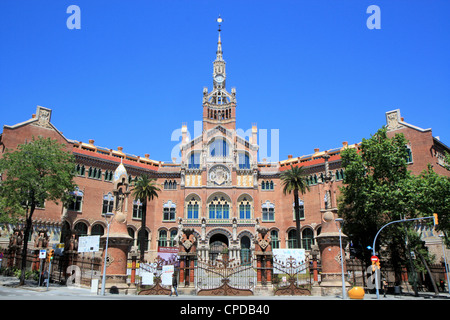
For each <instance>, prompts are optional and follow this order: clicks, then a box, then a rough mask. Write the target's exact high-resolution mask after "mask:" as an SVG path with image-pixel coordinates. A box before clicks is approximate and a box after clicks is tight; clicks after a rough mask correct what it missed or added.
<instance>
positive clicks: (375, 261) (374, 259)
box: [370, 256, 379, 263]
mask: <svg viewBox="0 0 450 320" xmlns="http://www.w3.org/2000/svg"><path fill="white" fill-rule="evenodd" d="M370 260H371V261H372V263H377V262H378V261H379V259H378V257H377V256H372V257H371V258H370Z"/></svg>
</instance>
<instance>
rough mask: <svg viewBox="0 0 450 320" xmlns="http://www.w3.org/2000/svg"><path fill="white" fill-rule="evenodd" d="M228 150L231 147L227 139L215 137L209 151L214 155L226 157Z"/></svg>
mask: <svg viewBox="0 0 450 320" xmlns="http://www.w3.org/2000/svg"><path fill="white" fill-rule="evenodd" d="M228 151H229V148H228V144H227V142H226V140H225V139H215V140H214V141H213V142H211V144H210V145H209V153H210V155H211V156H212V157H226V156H228Z"/></svg>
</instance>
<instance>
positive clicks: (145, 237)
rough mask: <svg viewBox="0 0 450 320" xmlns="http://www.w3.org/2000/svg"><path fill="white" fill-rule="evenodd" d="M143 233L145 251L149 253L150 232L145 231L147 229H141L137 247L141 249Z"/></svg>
mask: <svg viewBox="0 0 450 320" xmlns="http://www.w3.org/2000/svg"><path fill="white" fill-rule="evenodd" d="M142 232H144V241H145V243H144V251H147V250H148V231H147V230H145V229H141V230H139V232H138V239H137V246H138V248H141V235H142Z"/></svg>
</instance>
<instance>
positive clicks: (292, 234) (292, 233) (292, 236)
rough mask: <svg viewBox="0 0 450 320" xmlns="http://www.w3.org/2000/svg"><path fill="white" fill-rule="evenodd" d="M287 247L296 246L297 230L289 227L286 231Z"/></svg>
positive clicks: (293, 247) (292, 247)
mask: <svg viewBox="0 0 450 320" xmlns="http://www.w3.org/2000/svg"><path fill="white" fill-rule="evenodd" d="M288 248H289V249H295V248H297V230H296V229H291V230H289V232H288Z"/></svg>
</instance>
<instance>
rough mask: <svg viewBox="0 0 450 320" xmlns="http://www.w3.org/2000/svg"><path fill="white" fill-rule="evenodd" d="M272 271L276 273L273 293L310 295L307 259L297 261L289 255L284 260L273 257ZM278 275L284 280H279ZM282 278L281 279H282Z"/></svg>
mask: <svg viewBox="0 0 450 320" xmlns="http://www.w3.org/2000/svg"><path fill="white" fill-rule="evenodd" d="M273 271H274V274H277V275H278V277H277V278H278V279H277V280H278V281H276V289H275V295H276V296H280V295H311V278H310V275H309V274H308V273H309V272H308V271H309V259H308V258H306V259H305V260H301V261H297V260H296V259H294V258H292V257H290V258H288V259H286V260H285V261H282V260H277V259H276V258H274V259H273ZM280 277H281V278H282V279H283V278H284V279H286V281H279V280H280ZM284 279H283V280H284Z"/></svg>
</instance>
